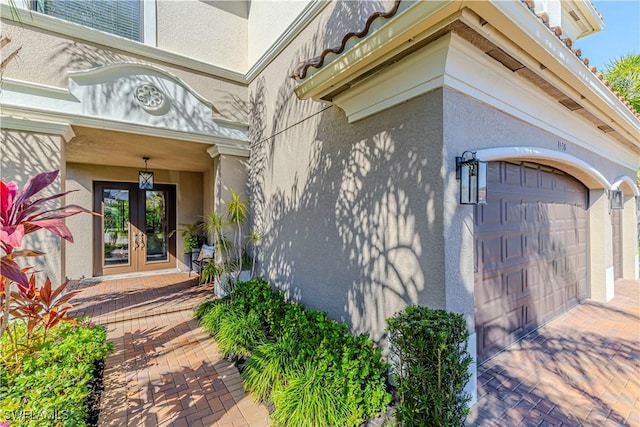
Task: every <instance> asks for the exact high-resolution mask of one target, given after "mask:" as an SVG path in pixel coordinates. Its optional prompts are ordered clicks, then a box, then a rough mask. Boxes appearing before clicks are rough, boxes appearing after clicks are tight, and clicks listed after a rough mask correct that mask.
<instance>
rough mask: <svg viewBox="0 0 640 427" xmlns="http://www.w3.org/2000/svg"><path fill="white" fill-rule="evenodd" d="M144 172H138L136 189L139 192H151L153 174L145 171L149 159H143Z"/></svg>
mask: <svg viewBox="0 0 640 427" xmlns="http://www.w3.org/2000/svg"><path fill="white" fill-rule="evenodd" d="M142 160H144V170H143V171H139V172H138V188H140V189H141V190H153V172H151V171H149V170H147V162H148V161H149V157H146V156H145V157H143V158H142Z"/></svg>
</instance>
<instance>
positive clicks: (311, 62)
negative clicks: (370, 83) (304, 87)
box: [290, 0, 401, 79]
mask: <svg viewBox="0 0 640 427" xmlns="http://www.w3.org/2000/svg"><path fill="white" fill-rule="evenodd" d="M400 1H401V0H395V2H394V4H393V7H392V8H391V10H389V11H388V12H374V13H372V14H371V15H369V17H368V18H367V21H366V23H365V25H364V28H363V29H362V30H360V31H358V32H350V33H347V34H345V36H344V37H343V38H342V41H341V43H340V45H339V46H336V47H332V48H328V49H325V50H323V51H322V53H321V54H320V55H318V56H316V57H314V58H311V59H307V60H305V61H302V62H300V63H299V64H298V65H296V66H295V68H294V69H293V72H292V73H291V75H290V77H291V78H293V79H304V78H305V77H306V75H307V70H308V69H309V68H310V67H314V68H320V67H322V65H323V64H324V60H325V58H326V57H327V55H329V54H331V53H333V54H336V55H339V54H341V53H342V52H343V51H344V48H345V47H346V45H347V42H348V41H349V40H350V39H351V38H353V37H356V38H359V39H361V38H363V37H365V36H366V35H367V34H369V31H370V29H371V24H373V21H375V20H376V19H378V18H385V19H388V18H391V17H392V16H393V15H395V14H396V12H397V11H398V7H399V6H400Z"/></svg>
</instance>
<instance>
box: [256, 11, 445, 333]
mask: <svg viewBox="0 0 640 427" xmlns="http://www.w3.org/2000/svg"><path fill="white" fill-rule="evenodd" d="M390 4H391V3H390V2H347V1H339V2H332V3H331V4H329V5H328V6H327V7H326V8H325V9H324V10H323V11H322V13H320V15H319V16H318V17H317V18H316V19H315V20H314V21H313V22H312V23H311V24H310V25H309V26H308V27H307V28H306V29H305V30H304V31H302V33H301V34H300V36H299V37H298V38H296V40H294V41H293V42H292V43H291V44H290V45H289V46H287V48H286V49H285V50H284V51H283V53H282V54H281V55H279V56H278V57H277V58H275V59H274V61H273V62H272V63H271V64H270V65H269V67H268V68H267V69H265V71H264V72H263V73H262V74H261V75H259V76H258V77H257V78H256V79H255V80H254V81H253V82H252V83H251V85H250V97H249V108H248V110H249V115H250V120H251V122H250V123H251V128H250V133H251V141H252V144H253V146H252V152H251V159H250V161H251V163H250V168H249V181H250V184H249V186H250V188H251V189H252V192H251V204H252V213H253V226H255V227H256V228H257V229H259V230H261V231H262V232H263V234H264V237H263V242H262V245H261V246H262V248H261V254H262V257H261V259H262V261H263V262H262V265H261V268H262V271H263V272H264V273H265V274H266V275H267V276H268V277H269V278H270V279H271V280H272V281H273V283H274V284H275V285H276V286H278V287H279V288H281V289H285V290H287V291H288V295H289V297H290V298H292V299H295V300H300V301H302V302H304V303H305V304H307V305H308V306H310V307H312V308H317V309H322V310H328V311H329V313H330V315H331V316H332V317H333V318H335V319H339V320H344V321H346V322H347V323H349V324H350V325H351V326H352V328H353V330H354V331H357V332H370V333H371V334H372V337H373V338H374V339H375V340H377V341H378V342H379V343H381V344H383V343H384V327H385V319H386V317H388V316H391V315H392V314H394V313H395V312H397V311H399V310H401V309H402V308H404V307H405V306H406V305H407V304H409V303H419V304H423V305H429V306H432V307H444V306H445V292H444V269H443V262H444V249H443V237H442V211H441V209H440V210H438V208H437V206H441V205H442V199H441V197H442V185H441V179H440V178H439V177H440V168H441V166H442V163H441V156H440V153H441V150H442V147H441V141H442V128H441V115H442V110H441V103H442V95H441V92H440V91H435V92H433V93H430V94H428V95H425V96H423V97H420V98H418V99H415V100H412V101H410V102H408V103H407V104H405V105H403V106H400V107H398V108H396V109H393V110H390V111H388V112H384V113H382V114H379V115H376V116H373V117H371V118H370V119H367V120H363V121H361V122H358V123H355V124H353V125H349V124H348V123H347V120H346V117H345V115H344V113H343V112H342V111H341V110H340V109H339V108H337V107H327V105H325V104H322V103H318V102H314V101H310V100H309V101H300V100H299V99H297V97H296V96H295V94H294V93H293V89H294V87H295V84H294V82H293V80H291V79H290V78H289V77H288V76H289V74H290V72H291V70H292V69H293V67H294V66H295V65H296V64H297V63H298V62H299V61H300V60H302V59H306V58H310V57H312V56H315V55H317V54H318V53H319V52H320V51H321V50H322V49H324V48H325V47H332V46H336V45H338V44H339V43H340V40H341V39H342V37H343V36H344V34H346V33H347V32H349V31H355V30H360V29H362V28H363V26H364V22H365V20H366V18H367V17H368V16H369V15H370V14H371V13H373V12H374V11H376V10H386V9H388V8H389V7H390ZM327 108H328V109H327ZM325 110H326V111H325Z"/></svg>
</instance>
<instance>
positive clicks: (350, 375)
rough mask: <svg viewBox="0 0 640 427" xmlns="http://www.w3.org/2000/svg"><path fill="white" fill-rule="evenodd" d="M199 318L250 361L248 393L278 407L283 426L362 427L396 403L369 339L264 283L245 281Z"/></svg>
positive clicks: (245, 370) (203, 308) (226, 349)
mask: <svg viewBox="0 0 640 427" xmlns="http://www.w3.org/2000/svg"><path fill="white" fill-rule="evenodd" d="M196 316H197V317H198V318H199V319H200V321H201V324H202V326H203V327H204V328H205V329H206V330H207V331H209V332H210V333H211V334H212V335H213V337H214V339H215V340H216V341H217V342H218V344H219V346H220V348H221V350H222V351H223V353H225V354H226V355H233V356H236V357H240V358H246V360H245V361H244V363H243V366H242V376H243V378H244V380H245V383H244V385H245V389H246V390H248V391H250V392H253V393H254V395H255V396H256V397H257V398H258V399H260V400H262V401H264V402H265V403H266V404H267V405H268V406H270V407H271V408H273V411H272V414H271V418H272V420H273V422H274V425H276V426H278V425H280V426H293V427H295V426H323V427H324V426H358V425H360V424H361V423H362V422H363V421H365V420H366V419H368V418H372V417H375V416H377V415H379V414H380V413H382V412H383V411H384V410H385V409H386V407H387V405H388V404H389V402H390V401H391V396H390V394H389V393H387V391H386V377H387V372H388V365H387V363H386V362H384V361H383V360H382V359H381V349H379V348H376V347H374V345H373V342H372V341H371V339H370V338H369V337H368V335H356V336H354V335H351V334H349V333H348V332H347V326H346V324H344V323H338V322H336V321H334V320H331V319H329V317H328V315H327V313H326V312H323V311H317V310H307V309H305V308H304V306H303V305H301V304H297V303H291V302H286V301H285V298H284V294H283V293H282V292H274V291H273V290H272V289H271V285H270V284H269V283H268V282H266V281H264V279H253V280H251V281H249V282H243V283H238V284H237V285H236V286H235V288H234V290H233V292H232V294H231V295H230V297H228V298H225V299H222V300H213V301H207V302H205V303H203V304H202V305H200V306H199V307H198V308H197V309H196Z"/></svg>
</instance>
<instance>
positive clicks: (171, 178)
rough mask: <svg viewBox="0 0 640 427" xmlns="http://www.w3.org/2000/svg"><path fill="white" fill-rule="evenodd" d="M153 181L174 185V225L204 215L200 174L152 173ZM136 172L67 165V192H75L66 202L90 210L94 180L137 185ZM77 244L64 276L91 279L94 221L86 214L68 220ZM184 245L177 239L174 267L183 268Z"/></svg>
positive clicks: (162, 171) (72, 251) (72, 250)
mask: <svg viewBox="0 0 640 427" xmlns="http://www.w3.org/2000/svg"><path fill="white" fill-rule="evenodd" d="M154 173H155V177H154V180H155V182H156V183H158V184H176V199H177V200H176V203H177V209H176V214H177V220H176V223H177V224H181V223H193V222H196V221H198V220H201V219H202V215H203V200H202V195H203V194H204V193H203V191H204V190H203V174H202V173H197V172H181V171H166V170H154ZM137 180H138V169H133V168H122V167H103V166H97V165H87V164H80V163H69V164H67V179H66V185H67V190H77V191H75V192H73V193H71V194H70V195H69V196H68V197H67V202H68V203H74V204H78V205H80V206H83V207H86V208H88V209H91V210H93V181H125V182H127V181H128V182H137ZM67 225H68V226H69V228H70V229H71V231H72V232H73V234H74V236H75V238H76V243H75V244H74V245H73V246H70V247H69V248H68V249H67V252H66V258H65V263H66V266H67V276H68V277H69V278H72V279H80V278H83V277H92V276H93V271H92V270H93V256H94V254H93V240H92V239H93V219H92V218H91V217H90V216H89V215H83V216H76V217H73V218H70V219H69V220H67ZM183 247H184V242H183V241H182V238H180V237H178V239H177V248H176V259H177V261H178V265H177V266H176V267H180V268H183V267H184V266H183V265H182V255H181V254H182V250H183Z"/></svg>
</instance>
